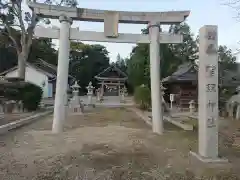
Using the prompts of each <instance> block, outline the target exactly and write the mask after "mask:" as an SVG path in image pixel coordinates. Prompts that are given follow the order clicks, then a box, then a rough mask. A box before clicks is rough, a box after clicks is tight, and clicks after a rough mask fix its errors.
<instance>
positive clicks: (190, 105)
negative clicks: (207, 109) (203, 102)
mask: <svg viewBox="0 0 240 180" xmlns="http://www.w3.org/2000/svg"><path fill="white" fill-rule="evenodd" d="M195 110H196V108H195V101H194V100H191V101H190V102H189V112H190V113H194V112H195Z"/></svg>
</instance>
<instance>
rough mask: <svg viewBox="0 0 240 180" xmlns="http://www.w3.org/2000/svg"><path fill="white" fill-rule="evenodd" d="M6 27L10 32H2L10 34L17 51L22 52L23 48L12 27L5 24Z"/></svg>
mask: <svg viewBox="0 0 240 180" xmlns="http://www.w3.org/2000/svg"><path fill="white" fill-rule="evenodd" d="M5 28H6V30H7V32H8V33H5V32H2V33H3V34H5V35H6V36H8V37H9V38H10V39H11V40H12V42H13V44H14V46H15V48H16V50H17V53H18V54H19V53H20V52H21V48H20V46H19V45H18V43H17V40H16V38H15V37H14V35H13V32H12V28H11V27H10V26H9V25H8V24H5Z"/></svg>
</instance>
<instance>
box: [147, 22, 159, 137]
mask: <svg viewBox="0 0 240 180" xmlns="http://www.w3.org/2000/svg"><path fill="white" fill-rule="evenodd" d="M148 29H149V35H150V75H151V99H152V129H153V132H154V133H157V134H163V111H162V95H161V88H160V87H161V84H160V44H159V35H160V23H158V22H155V21H153V22H150V23H149V24H148Z"/></svg>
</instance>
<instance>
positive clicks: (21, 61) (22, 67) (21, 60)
mask: <svg viewBox="0 0 240 180" xmlns="http://www.w3.org/2000/svg"><path fill="white" fill-rule="evenodd" d="M26 57H27V56H26V55H24V53H23V52H21V53H20V54H19V55H18V77H19V78H21V79H23V80H25V72H26V60H27V59H26Z"/></svg>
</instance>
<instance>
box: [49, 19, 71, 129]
mask: <svg viewBox="0 0 240 180" xmlns="http://www.w3.org/2000/svg"><path fill="white" fill-rule="evenodd" d="M59 21H60V23H61V24H60V36H59V51H58V68H57V84H56V94H55V101H54V115H53V124H52V132H53V133H60V132H62V131H63V124H64V121H65V118H66V103H67V86H68V66H69V50H70V38H69V37H70V27H71V24H72V19H70V18H69V17H67V16H65V15H62V16H60V17H59Z"/></svg>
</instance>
